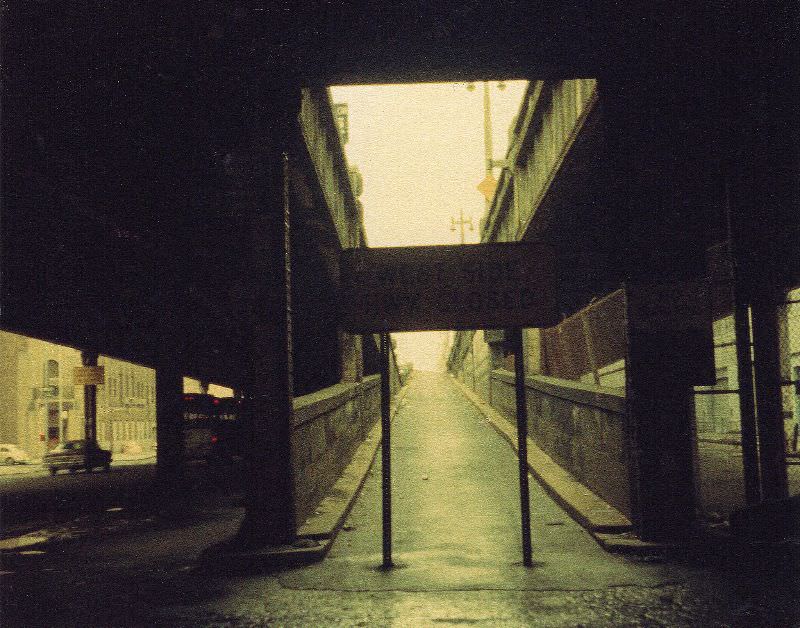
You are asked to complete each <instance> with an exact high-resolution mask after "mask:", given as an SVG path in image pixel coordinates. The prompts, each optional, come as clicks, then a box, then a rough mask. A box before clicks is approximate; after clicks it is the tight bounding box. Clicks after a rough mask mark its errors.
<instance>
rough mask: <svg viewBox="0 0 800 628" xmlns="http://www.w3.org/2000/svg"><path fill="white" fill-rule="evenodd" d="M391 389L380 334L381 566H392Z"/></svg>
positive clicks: (385, 338)
mask: <svg viewBox="0 0 800 628" xmlns="http://www.w3.org/2000/svg"><path fill="white" fill-rule="evenodd" d="M390 401H391V387H390V385H389V334H387V333H382V334H381V494H382V497H383V511H382V513H383V520H382V521H383V566H384V568H388V567H391V566H392V467H391V433H390V432H391V423H390V418H391V416H390V405H389V404H390Z"/></svg>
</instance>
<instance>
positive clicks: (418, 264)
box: [339, 242, 560, 568]
mask: <svg viewBox="0 0 800 628" xmlns="http://www.w3.org/2000/svg"><path fill="white" fill-rule="evenodd" d="M339 269H340V285H339V293H340V296H339V315H340V317H339V327H340V329H342V330H343V331H347V332H350V333H355V334H373V333H379V334H380V342H381V443H382V444H381V452H382V454H381V461H382V464H383V470H382V497H383V567H384V568H389V567H391V566H392V492H391V491H392V486H391V462H390V460H391V458H390V454H391V448H390V434H389V429H390V425H389V419H390V414H389V402H390V394H391V390H390V386H389V357H390V356H389V352H390V349H391V347H390V345H389V332H390V331H424V330H434V329H447V330H450V329H484V330H485V329H507V328H513V331H512V332H511V337H512V338H511V340H512V343H513V348H514V354H515V356H516V359H515V364H516V372H517V386H516V392H517V436H518V442H519V485H520V504H521V508H522V552H523V563H524V564H525V566H526V567H530V566H531V565H532V564H533V561H532V559H531V521H530V518H531V517H530V497H529V495H528V447H527V444H528V440H527V439H528V415H527V408H526V405H525V363H524V357H523V355H522V328H523V327H550V326H552V325H555V324H556V323H558V321H559V319H560V312H559V309H558V300H557V298H556V297H557V295H558V286H557V279H558V272H557V266H556V256H555V254H554V251H553V249H552V247H550V246H548V245H545V244H542V243H535V242H493V243H485V242H484V243H481V244H463V245H458V246H417V247H388V248H378V249H369V248H354V249H346V250H344V251H342V253H341V256H340V257H339Z"/></svg>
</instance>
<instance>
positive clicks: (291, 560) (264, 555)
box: [201, 384, 408, 572]
mask: <svg viewBox="0 0 800 628" xmlns="http://www.w3.org/2000/svg"><path fill="white" fill-rule="evenodd" d="M407 391H408V384H406V385H404V386H403V387H402V388H401V389H400V390H398V391H397V394H395V396H394V399H392V408H391V416H392V419H394V417H395V415H396V414H397V410H398V409H399V407H400V404H401V402H402V400H403V398H404V397H405V394H406V392H407ZM380 445H381V422H380V420H378V421H377V422H376V424H375V425H374V426H373V427H372V429H371V430H370V431H369V434H368V435H367V437H366V438H365V439H364V441H363V442H362V443H361V445H359V447H358V449H356V452H355V454H353V458H352V460H351V461H350V464H348V465H347V467H346V468H345V470H344V471H343V472H342V475H341V476H340V477H339V479H338V480H337V481H336V483H335V484H334V485H333V488H332V489H331V491H330V493H329V494H328V495H327V496H326V497H325V498H323V500H322V501H321V502H320V504H319V506H317V509H316V510H315V512H314V514H312V515H311V516H310V517H309V518H308V519H307V520H306V522H305V523H304V524H303V525H302V526H301V527H300V529H299V530H298V533H297V540H296V541H295V542H294V543H293V544H292V545H282V546H277V547H275V546H273V547H265V548H259V549H256V550H250V549H248V550H240V549H236V548H235V547H234V546H232V545H230V544H224V543H223V544H219V545H213V546H211V547H209V548H208V549H207V550H205V551H204V552H203V553H202V554H201V560H202V561H204V562H207V563H210V564H213V565H215V566H218V565H220V564H221V565H222V566H223V568H227V569H228V570H234V571H236V572H241V571H252V570H265V569H279V568H282V567H295V566H300V565H307V564H311V563H315V562H319V561H320V560H322V559H323V558H325V556H326V555H327V554H328V552H329V551H330V549H331V546H332V545H333V542H334V541H335V540H336V536H337V534H338V533H339V531H340V530H341V529H342V526H343V525H344V522H345V520H346V519H347V515H349V514H350V510H351V509H352V508H353V504H354V503H355V501H356V498H357V497H358V495H359V493H360V492H361V488H362V487H363V486H364V482H365V481H366V479H367V476H368V474H369V471H370V469H371V468H372V464H373V463H374V461H375V456H376V454H377V453H378V449H380Z"/></svg>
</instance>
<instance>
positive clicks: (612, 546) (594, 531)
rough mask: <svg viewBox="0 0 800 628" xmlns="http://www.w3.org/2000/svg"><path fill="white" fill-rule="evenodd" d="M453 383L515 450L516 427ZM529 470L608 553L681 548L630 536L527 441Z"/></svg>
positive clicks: (626, 526)
mask: <svg viewBox="0 0 800 628" xmlns="http://www.w3.org/2000/svg"><path fill="white" fill-rule="evenodd" d="M453 382H454V383H455V384H456V385H457V386H458V388H459V390H461V392H462V393H463V394H464V396H465V397H466V398H467V399H469V401H471V402H472V404H473V405H474V406H475V407H476V408H477V409H478V411H479V412H480V413H481V414H483V415H484V416H485V417H486V419H487V421H488V422H489V424H490V425H491V426H492V427H493V428H494V429H495V431H496V432H497V433H498V434H499V435H500V436H502V437H503V438H504V439H505V440H506V441H507V442H508V443H509V444H510V445H511V447H512V449H513V450H514V452H517V453H518V452H519V448H518V447H517V427H516V425H514V424H512V423H511V421H509V420H508V419H507V418H506V417H505V416H503V415H502V414H501V413H499V412H498V411H497V410H495V409H494V408H492V407H491V406H490V405H489V404H487V403H486V402H485V401H484V400H483V399H481V398H480V397H478V395H476V394H475V393H474V392H473V391H471V390H470V389H469V388H467V387H466V386H465V385H464V384H462V383H461V382H459V381H458V380H456V379H453ZM528 470H529V472H530V473H531V475H532V476H533V477H534V478H536V480H537V481H538V482H539V484H540V485H541V486H542V488H543V489H544V490H545V491H546V492H547V493H548V495H550V497H552V498H553V499H554V500H555V501H556V503H557V504H558V505H559V506H561V507H562V508H563V509H564V510H565V511H566V512H567V514H569V516H570V517H572V519H574V520H575V521H576V522H577V523H578V524H580V525H581V526H582V527H583V528H585V529H586V531H587V532H588V533H589V534H591V535H592V537H593V538H594V539H595V541H597V543H598V544H599V545H600V546H601V547H602V548H603V549H605V550H606V551H608V552H615V553H639V554H654V553H659V552H663V551H665V550H668V549H675V548H677V547H680V546H678V545H673V544H665V543H653V542H648V541H642V540H640V539H638V538H636V537H635V536H634V535H633V525H632V524H631V522H630V521H629V520H628V518H627V517H625V515H623V514H622V513H621V512H620V511H619V510H617V509H616V508H614V507H613V506H611V505H610V504H608V503H607V502H606V501H604V500H603V499H602V498H601V497H599V496H598V495H596V494H595V493H593V492H592V491H591V490H589V489H588V488H587V487H586V486H584V485H583V484H581V483H580V482H579V481H578V480H577V479H575V478H574V477H573V476H572V475H571V474H570V473H568V472H567V471H566V470H564V469H563V468H562V467H560V466H559V465H558V464H557V463H556V462H554V461H553V459H552V458H550V456H548V455H547V454H546V453H545V452H544V451H542V450H541V449H539V447H537V446H536V443H534V442H533V441H532V440H531V439H530V438H528Z"/></svg>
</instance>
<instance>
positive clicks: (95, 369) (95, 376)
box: [72, 366, 106, 386]
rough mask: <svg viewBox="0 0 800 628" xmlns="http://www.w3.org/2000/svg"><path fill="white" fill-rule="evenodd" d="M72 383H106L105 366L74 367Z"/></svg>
mask: <svg viewBox="0 0 800 628" xmlns="http://www.w3.org/2000/svg"><path fill="white" fill-rule="evenodd" d="M72 383H73V384H75V385H76V386H99V385H102V384H105V383H106V369H105V367H104V366H76V367H75V368H74V369H73V374H72Z"/></svg>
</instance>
